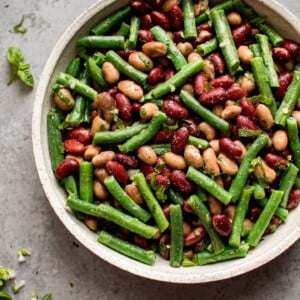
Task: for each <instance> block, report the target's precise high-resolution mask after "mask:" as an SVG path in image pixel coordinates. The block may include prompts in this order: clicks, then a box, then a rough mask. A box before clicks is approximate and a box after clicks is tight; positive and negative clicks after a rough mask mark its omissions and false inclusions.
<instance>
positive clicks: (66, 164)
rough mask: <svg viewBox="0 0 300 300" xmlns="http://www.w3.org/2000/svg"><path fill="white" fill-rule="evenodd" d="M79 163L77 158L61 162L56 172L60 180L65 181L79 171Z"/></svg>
mask: <svg viewBox="0 0 300 300" xmlns="http://www.w3.org/2000/svg"><path fill="white" fill-rule="evenodd" d="M78 169H79V162H78V160H77V159H75V158H65V159H64V160H62V161H61V162H60V164H59V165H58V166H57V168H56V170H55V174H56V176H57V177H58V178H60V179H64V178H66V177H68V176H69V175H71V174H72V173H73V172H75V171H78Z"/></svg>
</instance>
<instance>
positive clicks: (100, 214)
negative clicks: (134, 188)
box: [67, 197, 158, 239]
mask: <svg viewBox="0 0 300 300" xmlns="http://www.w3.org/2000/svg"><path fill="white" fill-rule="evenodd" d="M67 206H69V207H70V208H72V209H73V210H75V211H79V212H82V213H84V214H87V215H91V216H95V217H97V218H103V219H105V220H108V221H111V222H112V223H114V224H117V225H119V226H121V227H124V228H125V229H128V230H129V231H131V232H134V233H136V234H138V235H140V236H142V237H144V238H146V239H150V238H153V237H154V236H155V235H156V234H157V233H158V229H157V228H156V227H154V226H150V225H147V224H144V223H143V222H141V221H140V220H138V219H137V218H134V217H131V216H130V215H127V214H125V213H123V212H121V211H120V210H118V209H116V208H114V207H112V206H110V205H107V204H99V205H96V204H93V203H89V202H86V201H82V200H80V199H75V198H73V197H69V198H68V200H67Z"/></svg>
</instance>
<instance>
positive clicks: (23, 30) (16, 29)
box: [13, 16, 27, 34]
mask: <svg viewBox="0 0 300 300" xmlns="http://www.w3.org/2000/svg"><path fill="white" fill-rule="evenodd" d="M24 20H25V16H23V17H22V19H21V21H20V22H19V23H18V24H16V25H15V26H14V28H13V29H14V32H15V33H22V34H23V33H26V32H27V28H22V26H23V23H24Z"/></svg>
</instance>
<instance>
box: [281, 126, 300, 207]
mask: <svg viewBox="0 0 300 300" xmlns="http://www.w3.org/2000/svg"><path fill="white" fill-rule="evenodd" d="M288 126H289V125H288ZM296 126H297V125H296ZM292 142H295V141H292ZM290 148H291V147H290ZM299 153H300V143H299ZM298 155H299V154H298ZM298 171H299V168H297V167H296V166H295V165H294V164H292V163H289V165H288V167H287V169H286V170H285V172H284V173H283V174H282V176H281V179H280V182H279V188H278V190H279V191H282V192H284V195H283V197H282V201H281V203H280V206H282V207H284V208H285V207H286V205H287V203H288V199H289V195H290V192H291V190H292V187H293V185H294V183H295V180H296V178H297V174H298Z"/></svg>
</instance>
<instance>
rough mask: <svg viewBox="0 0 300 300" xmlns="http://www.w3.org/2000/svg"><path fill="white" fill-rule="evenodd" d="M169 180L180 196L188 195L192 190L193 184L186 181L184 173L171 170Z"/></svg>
mask: <svg viewBox="0 0 300 300" xmlns="http://www.w3.org/2000/svg"><path fill="white" fill-rule="evenodd" d="M170 180H171V183H172V185H173V186H174V188H175V189H176V190H178V191H179V192H180V193H182V194H190V193H192V192H193V190H194V186H193V184H192V183H191V182H190V181H189V180H188V179H186V176H185V173H184V172H183V171H181V170H173V171H172V173H171V177H170Z"/></svg>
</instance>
